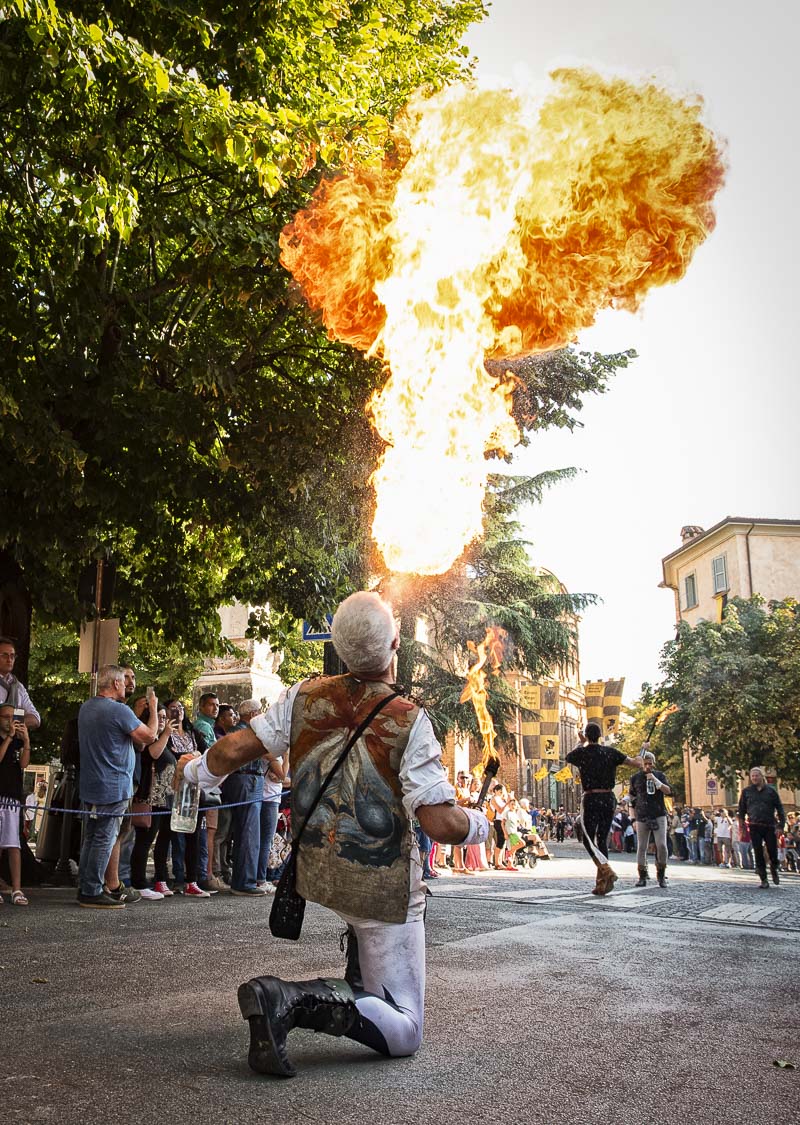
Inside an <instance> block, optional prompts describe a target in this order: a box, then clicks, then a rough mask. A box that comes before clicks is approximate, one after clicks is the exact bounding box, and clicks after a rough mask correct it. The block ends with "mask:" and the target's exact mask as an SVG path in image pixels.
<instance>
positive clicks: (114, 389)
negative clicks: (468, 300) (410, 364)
mask: <svg viewBox="0 0 800 1125" xmlns="http://www.w3.org/2000/svg"><path fill="white" fill-rule="evenodd" d="M484 14H485V8H484V3H483V0H359V2H358V3H354V2H348V0H264V2H261V3H257V4H256V5H255V6H250V7H246V8H242V7H241V6H240V5H235V4H232V3H229V2H224V0H220V2H217V3H213V4H202V5H200V4H197V3H192V2H190V3H188V4H183V5H180V6H176V5H175V4H173V3H172V2H171V0H141V2H137V3H135V4H134V3H133V2H132V0H112V2H110V3H103V4H99V3H90V2H85V3H80V2H75V3H61V4H56V3H53V2H50V3H45V2H42V0H13V3H10V4H8V5H6V7H5V8H4V9H2V10H0V105H2V109H3V112H2V117H1V118H0V144H1V145H2V159H1V160H0V259H2V261H3V264H4V267H5V268H4V269H3V270H2V271H0V345H2V349H3V355H4V378H3V382H2V386H0V448H2V451H3V461H4V468H3V487H4V498H5V505H4V507H5V511H6V512H7V513H13V514H14V518H7V519H4V520H3V521H2V525H0V558H2V557H3V552H5V556H6V557H9V558H13V559H14V560H15V561H16V562H17V563H18V564H19V566H20V567H21V568H22V572H23V574H24V577H25V581H26V582H27V585H28V588H29V591H30V594H31V597H32V600H33V605H34V608H35V610H36V612H37V613H38V615H39V620H40V623H42V622H44V621H46V620H47V619H48V618H49V619H51V620H53V621H55V622H65V623H67V622H71V623H75V622H76V621H77V620H78V619H79V618H80V617H81V616H82V615H84V613H85V610H86V607H85V606H81V605H80V604H79V602H78V598H77V593H76V588H77V576H78V574H79V572H80V570H81V569H82V567H83V565H84V564H85V563H86V562H87V561H88V560H89V559H91V558H94V557H101V556H103V555H104V554H112V555H113V556H114V558H115V560H116V562H117V587H116V599H115V607H114V611H115V613H117V614H119V615H120V616H121V617H122V618H123V629H124V630H127V631H128V632H129V633H130V634H131V635H133V634H136V635H137V636H144V635H145V634H146V633H148V632H149V634H150V635H152V636H153V637H156V638H161V639H163V640H166V641H167V642H177V643H179V644H180V645H181V646H182V647H183V648H184V649H185V650H187V651H192V652H202V651H205V652H209V651H212V650H213V649H214V647H215V645H216V643H217V632H218V617H217V613H216V607H217V606H218V605H219V604H220V603H222V602H225V601H229V600H232V599H233V598H238V599H240V600H242V601H247V602H249V603H251V604H256V605H262V604H266V603H269V604H270V606H271V608H272V610H273V612H272V614H271V615H269V616H268V617H263V618H261V619H259V620H257V621H255V622H254V629H255V630H256V631H261V632H262V633H268V634H270V636H271V639H272V640H273V641H274V642H275V643H278V644H279V643H280V642H281V639H282V637H283V636H285V635H287V633H288V632H289V631H290V630H291V629H292V628H293V623H294V621H295V620H296V618H297V617H300V616H306V617H316V618H318V619H321V617H322V615H323V614H324V613H325V612H326V611H327V610H329V609H330V608H331V607H332V606H333V605H335V604H336V602H337V601H338V600H339V599H340V598H341V597H342V596H343V595H346V594H347V593H349V592H350V591H351V590H352V589H353V588H356V587H358V586H359V585H361V584H363V582H364V579H365V576H366V574H367V573H374V572H375V569H376V560H375V558H374V557H373V556H371V554H370V546H369V537H368V526H369V521H370V514H371V513H370V508H371V504H372V499H371V492H370V488H369V483H368V479H369V475H370V472H371V471H372V468H373V467H374V464H375V460H376V457H377V454H378V448H377V443H376V438H375V435H374V433H373V431H372V430H371V428H370V426H369V424H368V422H367V420H366V417H365V409H364V408H365V405H366V402H367V401H368V399H369V396H370V395H371V394H372V392H373V391H374V389H375V388H376V387H377V386H378V385H379V384H380V382H381V381H382V379H383V377H384V376H383V373H382V371H381V370H380V367H379V365H378V364H377V363H375V362H371V361H367V360H366V359H364V357H363V356H361V355H360V354H359V353H357V352H355V351H353V350H352V349H350V348H347V347H345V346H343V345H339V344H336V343H335V342H332V341H330V340H329V339H328V338H327V336H326V334H325V333H324V331H323V329H322V327H321V325H320V324H319V323H318V321H317V320H316V318H315V317H314V316H312V315H311V314H310V313H309V312H308V310H307V309H306V308H305V307H304V305H303V304H302V303H301V302H300V301H299V300H298V298H297V296H296V294H295V293H294V291H293V289H292V287H291V284H290V279H289V277H288V275H287V274H286V273H285V272H284V271H283V270H282V268H281V267H280V265H279V262H278V253H279V249H278V237H279V234H280V231H281V230H282V229H283V227H284V225H285V224H286V222H287V221H288V220H289V219H290V218H291V217H292V216H293V215H294V213H295V212H296V211H297V209H298V208H299V207H301V206H302V205H303V204H304V203H305V202H306V201H307V199H308V197H309V196H310V194H311V192H312V190H313V188H314V187H315V185H316V184H317V183H318V181H319V178H320V176H321V175H325V174H329V173H332V172H334V171H335V170H336V169H337V168H338V167H341V166H345V165H351V164H354V163H359V162H360V163H364V162H366V163H368V162H370V161H377V160H379V159H381V158H382V156H383V152H384V145H385V143H386V140H387V136H388V129H389V123H390V121H391V120H392V118H393V116H394V115H395V114H396V113H397V111H398V110H399V109H400V108H401V107H402V106H403V105H404V103H405V102H406V101H407V99H408V97H409V95H410V94H411V93H412V92H413V91H414V90H416V89H418V88H430V89H436V88H438V87H440V86H441V85H443V84H445V83H447V82H450V81H454V80H460V79H462V78H464V77H466V76H468V74H469V71H470V65H471V64H470V60H469V58H468V56H467V52H466V51H465V49H464V48H463V47H462V46H461V38H462V36H463V33H464V31H465V30H466V28H467V27H468V26H469V24H470V23H471V22H472V21H474V20H477V19H480V18H482V16H483V15H484ZM631 354H632V353H623V354H621V355H618V356H610V357H604V356H597V355H591V354H589V353H579V352H576V351H573V350H571V349H567V350H564V351H562V352H559V353H557V354H556V355H554V356H550V357H546V358H541V357H540V358H538V359H537V358H534V359H530V360H525V361H521V362H520V363H519V364H518V365H516V366H514V367H513V370H514V372H515V374H516V376H517V381H518V382H517V391H516V393H515V397H514V410H515V415H516V416H517V420H518V421H519V423H520V425H521V427H522V429H523V431H530V430H532V429H536V428H541V427H543V426H546V425H559V426H561V425H567V426H572V425H575V424H576V421H577V417H576V415H577V411H578V410H579V409H580V405H581V400H582V398H583V397H584V396H585V395H586V394H589V393H593V392H598V391H602V390H603V389H604V388H605V386H606V384H607V380H608V378H609V376H610V375H611V374H613V371H614V370H615V369H616V368H617V367H619V366H624V365H625V364H626V363H627V362H628V359H629V358H630V355H631ZM508 367H509V365H508V364H504V365H503V368H504V370H506V369H508Z"/></svg>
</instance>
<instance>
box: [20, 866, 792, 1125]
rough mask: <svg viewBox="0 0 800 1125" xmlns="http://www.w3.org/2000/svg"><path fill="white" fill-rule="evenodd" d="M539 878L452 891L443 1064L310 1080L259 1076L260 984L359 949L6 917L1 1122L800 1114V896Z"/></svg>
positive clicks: (679, 869)
mask: <svg viewBox="0 0 800 1125" xmlns="http://www.w3.org/2000/svg"><path fill="white" fill-rule="evenodd" d="M557 852H558V857H557V858H556V859H554V860H553V861H552V862H550V863H540V864H539V866H538V867H537V869H536V870H535V872H533V873H531V874H524V875H513V874H501V873H493V874H492V875H486V876H466V877H443V878H441V879H439V880H437V881H436V883H435V884H433V890H434V897H433V899H432V900H431V903H430V909H429V913H428V946H429V948H428V1008H427V1022H426V1030H425V1043H424V1044H423V1047H422V1049H421V1051H420V1052H419V1054H418V1055H417V1056H416V1058H414V1059H404V1060H394V1061H391V1062H387V1061H385V1060H382V1059H380V1058H379V1057H377V1056H373V1055H371V1054H369V1053H368V1052H366V1051H365V1050H364V1049H363V1048H362V1047H360V1046H359V1045H358V1044H353V1043H349V1042H346V1041H340V1040H333V1039H330V1038H328V1037H325V1036H314V1035H312V1034H310V1033H306V1032H297V1033H294V1034H293V1036H292V1039H291V1042H292V1050H293V1055H294V1058H295V1061H296V1062H297V1064H298V1066H299V1069H300V1074H299V1076H298V1077H297V1078H296V1079H294V1080H293V1081H290V1082H282V1081H280V1080H270V1079H260V1078H258V1077H256V1076H254V1075H252V1074H251V1073H250V1072H249V1071H248V1069H247V1066H246V1063H245V1061H244V1058H245V1051H246V1043H247V1035H246V1028H245V1026H244V1024H243V1022H242V1021H241V1019H240V1018H239V1014H238V1009H237V1008H236V1004H235V987H236V984H238V982H239V981H240V980H243V979H246V978H247V977H249V976H252V975H254V974H257V973H259V972H270V971H271V972H274V973H276V974H277V975H281V976H284V977H288V978H290V979H291V978H296V979H303V978H305V977H311V976H317V975H339V974H340V972H341V964H342V958H341V955H340V953H339V950H338V941H337V937H338V931H339V927H338V925H337V923H336V921H335V919H333V917H332V916H331V915H330V914H329V913H327V912H326V911H324V910H322V909H320V908H318V907H315V906H310V907H309V910H308V912H307V915H306V926H305V929H304V933H303V937H302V940H301V942H300V943H299V944H298V945H297V946H294V945H292V944H290V943H287V942H278V941H275V940H274V939H272V938H271V937H270V935H269V933H268V931H267V929H266V914H267V911H268V904H267V903H264V902H253V901H249V900H244V899H233V898H230V897H225V896H215V897H214V898H213V899H211V900H207V901H200V902H197V901H189V900H186V899H173V900H168V901H166V902H158V903H144V902H143V903H139V904H136V905H135V906H133V907H129V908H127V909H126V910H125V911H118V912H113V913H111V912H110V913H108V914H102V913H100V912H95V911H88V910H80V909H78V908H77V907H76V906H75V905H74V900H73V898H72V895H71V893H70V892H68V891H66V890H60V889H59V890H55V889H54V890H41V891H35V892H32V895H31V900H32V901H31V906H30V907H29V908H28V910H27V911H25V910H23V909H21V908H12V907H10V906H8V905H5V906H2V907H0V980H1V981H2V994H3V1017H2V1018H3V1022H4V1028H3V1031H4V1032H5V1034H2V1036H0V1106H2V1109H1V1110H0V1119H2V1120H4V1121H7V1122H23V1121H24V1122H32V1121H34V1122H35V1121H41V1122H56V1121H58V1122H62V1123H67V1125H69V1123H72V1122H76V1123H78V1122H80V1123H87V1125H88V1123H92V1122H131V1123H134V1122H135V1123H137V1125H139V1123H141V1125H149V1123H151V1122H154V1123H155V1122H159V1123H162V1125H166V1123H169V1125H183V1123H184V1122H186V1123H187V1125H188V1123H192V1125H197V1123H204V1122H214V1123H215V1125H225V1123H227V1122H231V1123H239V1122H261V1123H264V1125H270V1123H272V1122H275V1123H276V1125H278V1123H281V1125H286V1123H293V1122H315V1123H316V1122H318V1123H321V1125H330V1123H336V1125H347V1123H349V1122H354V1123H356V1122H357V1123H359V1125H363V1123H364V1122H365V1121H366V1122H369V1123H374V1125H394V1123H398V1125H399V1123H405V1122H416V1121H421V1122H427V1123H430V1125H450V1123H455V1122H461V1121H464V1122H492V1123H494V1125H507V1123H514V1125H516V1123H517V1122H519V1123H521V1125H539V1123H542V1125H544V1123H548V1125H549V1123H550V1122H553V1121H556V1122H559V1123H560V1125H572V1123H575V1125H578V1123H582V1125H583V1123H586V1125H595V1123H597V1125H601V1123H602V1125H606V1123H608V1122H614V1123H615V1125H627V1123H628V1122H630V1123H631V1125H655V1123H662V1122H663V1123H665V1125H671V1123H672V1122H676V1123H677V1122H680V1123H681V1125H685V1122H686V1121H687V1120H696V1119H697V1118H698V1117H699V1116H701V1117H702V1119H703V1120H704V1121H707V1122H709V1123H712V1122H713V1123H715V1125H716V1123H723V1125H738V1123H740V1122H741V1123H742V1125H745V1123H746V1125H767V1123H772V1122H775V1121H783V1120H786V1119H791V1117H792V1115H794V1116H796V1112H797V1109H798V1108H799V1107H800V1089H799V1086H798V1075H800V1070H781V1069H778V1068H776V1067H775V1066H774V1065H773V1062H774V1060H776V1059H787V1060H789V1061H794V1062H795V1063H797V1064H798V1066H800V1055H799V1054H798V1048H797V1043H798V1042H800V1005H799V1004H798V1001H799V1000H800V995H798V977H797V960H798V952H799V951H800V944H799V941H800V877H795V876H787V877H786V878H785V879H784V880H783V882H782V884H781V886H780V887H778V888H772V889H770V890H769V891H766V892H764V891H759V890H758V889H757V888H756V881H755V876H754V875H753V873H752V872H748V873H745V872H728V871H717V870H714V869H711V868H692V867H687V866H686V865H685V864H678V863H673V864H671V865H670V887H669V889H668V890H665V891H662V890H659V889H658V888H657V887H650V886H648V887H647V888H645V889H643V890H634V889H633V888H632V883H633V881H634V878H635V867H634V866H633V864H632V861H631V860H630V859H629V858H628V857H614V858H613V862H614V864H615V866H616V867H617V869H618V870H619V871H620V872H621V874H622V878H621V880H620V883H619V884H618V890H617V891H615V893H614V894H613V895H611V896H609V897H608V898H607V899H597V898H595V897H593V896H592V895H590V894H588V893H587V892H588V891H589V889H590V887H591V882H592V869H591V868H590V865H589V862H588V860H586V859H583V858H582V857H581V854H580V852H579V850H578V849H577V847H576V846H575V845H571V844H567V845H565V846H564V847H561V848H558V849H557Z"/></svg>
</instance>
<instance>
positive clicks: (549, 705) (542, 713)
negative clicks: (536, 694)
mask: <svg viewBox="0 0 800 1125" xmlns="http://www.w3.org/2000/svg"><path fill="white" fill-rule="evenodd" d="M559 694H560V688H559V685H558V684H542V689H541V693H540V699H541V703H540V705H539V718H540V719H541V721H542V722H543V723H556V724H557V723H558V697H559Z"/></svg>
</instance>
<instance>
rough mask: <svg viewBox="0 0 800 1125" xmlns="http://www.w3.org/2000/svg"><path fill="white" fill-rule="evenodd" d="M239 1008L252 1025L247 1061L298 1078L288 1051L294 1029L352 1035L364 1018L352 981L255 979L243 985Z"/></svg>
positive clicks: (264, 1071)
mask: <svg viewBox="0 0 800 1125" xmlns="http://www.w3.org/2000/svg"><path fill="white" fill-rule="evenodd" d="M239 1009H240V1011H241V1013H242V1017H243V1018H244V1019H246V1020H248V1022H249V1024H250V1051H249V1054H248V1056H247V1061H248V1063H249V1065H250V1067H251V1069H252V1070H255V1071H257V1072H258V1074H276V1075H279V1076H280V1077H281V1078H292V1077H294V1075H295V1073H296V1071H295V1069H294V1067H293V1066H292V1064H291V1062H290V1061H289V1056H288V1054H287V1052H286V1037H287V1035H288V1034H289V1032H290V1031H291V1030H292V1028H293V1027H305V1028H309V1029H310V1030H311V1031H321V1032H323V1033H324V1034H325V1035H347V1033H348V1032H349V1031H350V1029H351V1028H352V1026H353V1024H354V1023H355V1022H356V1019H357V1018H358V1009H357V1008H356V1004H355V997H354V996H353V990H352V988H351V987H350V985H349V984H348V983H347V982H346V981H343V980H322V979H321V978H319V979H317V980H306V981H286V980H279V979H278V977H254V979H253V980H249V981H247V983H246V984H242V985H240V986H239Z"/></svg>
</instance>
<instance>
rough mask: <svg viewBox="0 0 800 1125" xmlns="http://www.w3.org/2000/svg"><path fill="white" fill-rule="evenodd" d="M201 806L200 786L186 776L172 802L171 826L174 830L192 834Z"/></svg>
mask: <svg viewBox="0 0 800 1125" xmlns="http://www.w3.org/2000/svg"><path fill="white" fill-rule="evenodd" d="M199 807H200V786H199V785H193V784H192V783H191V781H187V780H186V778H185V777H184V778H183V779H182V780H181V783H180V786H179V788H178V792H177V793H176V794H175V798H174V800H173V803H172V815H171V816H170V818H169V826H170V828H171V829H172V831H173V832H184V833H189V834H191V833H192V832H194V830H195V828H196V827H197V810H198V809H199Z"/></svg>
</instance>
